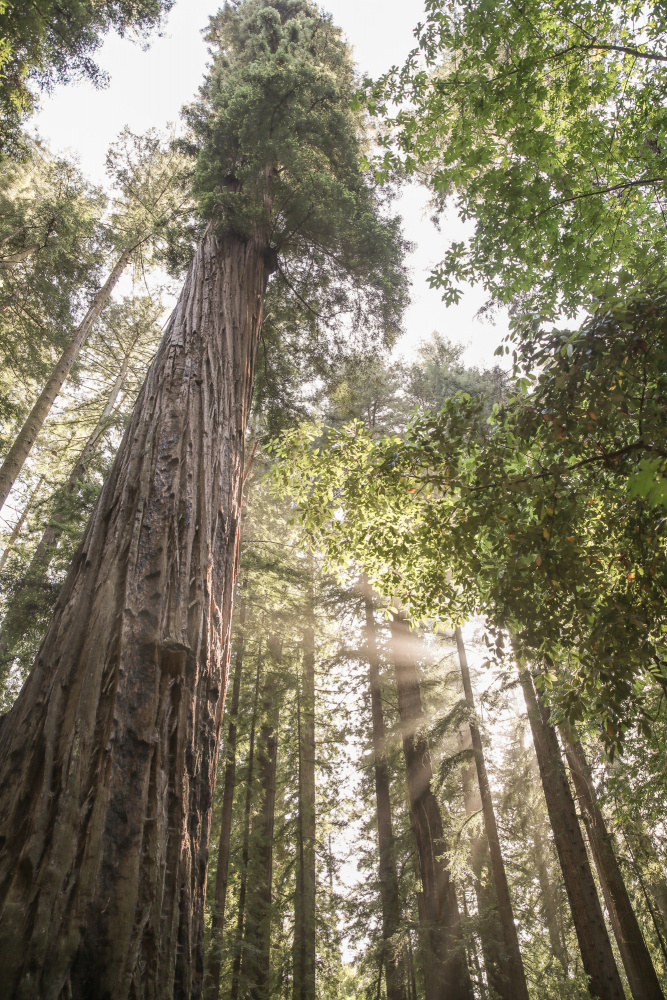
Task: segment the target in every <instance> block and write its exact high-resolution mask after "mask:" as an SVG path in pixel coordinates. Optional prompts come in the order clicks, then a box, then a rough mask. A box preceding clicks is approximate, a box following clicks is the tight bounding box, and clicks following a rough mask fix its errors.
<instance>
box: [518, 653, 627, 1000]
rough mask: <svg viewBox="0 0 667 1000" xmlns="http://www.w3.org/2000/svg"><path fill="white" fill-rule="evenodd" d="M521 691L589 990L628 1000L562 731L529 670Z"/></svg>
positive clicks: (601, 998) (602, 997)
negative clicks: (560, 736) (559, 733)
mask: <svg viewBox="0 0 667 1000" xmlns="http://www.w3.org/2000/svg"><path fill="white" fill-rule="evenodd" d="M521 687H522V688H523V693H524V697H525V699H526V708H527V710H528V719H529V721H530V728H531V730H532V733H533V742H534V744H535V753H536V755H537V763H538V766H539V769H540V776H541V778H542V787H543V789H544V797H545V799H546V803H547V810H548V812H549V819H550V821H551V827H552V829H553V833H554V841H555V843H556V850H557V851H558V858H559V860H560V866H561V870H562V872H563V880H564V882H565V889H566V892H567V896H568V899H569V901H570V908H571V910H572V919H573V920H574V927H575V930H576V933H577V940H578V942H579V950H580V952H581V959H582V962H583V966H584V972H585V973H586V975H587V976H588V977H589V990H590V993H591V996H594V997H597V998H598V1000H624V998H625V993H624V991H623V986H622V984H621V978H620V976H619V974H618V969H617V968H616V962H615V961H614V953H613V951H612V949H611V944H610V943H609V935H608V934H607V928H606V925H605V922H604V917H603V916H602V908H601V907H600V900H599V899H598V894H597V889H596V887H595V881H594V879H593V873H592V872H591V868H590V865H589V863H588V855H587V854H586V845H585V844H584V838H583V836H582V833H581V828H580V826H579V820H578V818H577V810H576V807H575V804H574V799H573V798H572V793H571V791H570V785H569V783H568V780H567V774H566V773H565V766H564V764H563V758H562V757H561V753H560V746H559V745H558V737H557V736H556V730H555V729H554V728H553V726H552V725H551V724H550V723H549V710H548V709H546V708H544V707H543V706H542V705H541V704H540V702H539V700H538V696H537V693H536V691H535V686H534V684H533V679H532V677H531V676H530V673H529V672H528V671H527V670H526V671H524V672H523V673H522V674H521Z"/></svg>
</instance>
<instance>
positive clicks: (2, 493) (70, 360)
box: [0, 250, 131, 509]
mask: <svg viewBox="0 0 667 1000" xmlns="http://www.w3.org/2000/svg"><path fill="white" fill-rule="evenodd" d="M130 256H131V251H129V250H124V251H123V253H122V254H121V255H120V257H119V259H118V262H117V263H116V265H115V267H114V269H113V270H112V272H111V274H110V275H109V277H108V278H107V280H106V281H105V282H104V284H103V285H102V287H101V288H100V290H99V292H98V293H97V295H96V296H95V298H94V299H93V301H92V303H91V305H90V308H89V309H88V312H87V313H86V315H85V316H84V318H83V319H82V321H81V323H80V324H79V326H78V327H77V328H76V330H75V332H74V336H73V337H72V339H71V340H70V342H69V344H68V345H67V347H66V348H65V350H64V351H63V353H62V354H61V356H60V358H59V359H58V361H57V363H56V366H55V368H54V369H53V371H52V372H51V375H50V376H49V378H48V380H47V382H46V384H45V386H44V388H43V389H42V391H41V392H40V394H39V396H38V397H37V399H36V401H35V404H34V406H33V408H32V410H31V411H30V413H29V414H28V416H27V417H26V419H25V422H24V424H23V426H22V427H21V430H20V431H19V432H18V434H17V435H16V439H15V440H14V443H13V444H12V446H11V448H10V449H9V451H8V452H7V455H6V457H5V460H4V462H3V463H2V466H1V467H0V509H1V508H2V507H3V506H4V504H5V501H6V499H7V497H8V496H9V494H10V492H11V489H12V487H13V485H14V483H15V482H16V480H17V477H18V475H19V473H20V472H21V469H22V468H23V466H24V464H25V460H26V459H27V457H28V455H29V454H30V452H31V450H32V446H33V445H34V443H35V441H36V440H37V435H38V434H39V432H40V431H41V429H42V427H43V426H44V421H45V420H46V418H47V417H48V415H49V412H50V410H51V407H52V406H53V403H54V401H55V399H56V396H57V395H58V393H59V392H60V390H61V389H62V387H63V385H64V383H65V381H66V379H67V377H68V375H69V373H70V372H71V370H72V366H73V365H74V362H75V361H76V359H77V357H78V354H79V351H80V350H81V348H82V347H83V345H84V343H85V342H86V340H87V339H88V337H89V335H90V332H91V330H92V329H93V327H94V326H95V324H96V323H97V321H98V319H99V318H100V315H101V313H102V310H103V309H104V307H105V306H106V304H107V302H108V301H109V298H110V297H111V293H112V291H113V290H114V288H115V287H116V285H117V284H118V280H119V278H120V276H121V275H122V273H123V271H124V270H125V268H126V267H127V264H128V262H129V260H130Z"/></svg>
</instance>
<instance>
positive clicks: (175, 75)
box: [36, 0, 506, 365]
mask: <svg viewBox="0 0 667 1000" xmlns="http://www.w3.org/2000/svg"><path fill="white" fill-rule="evenodd" d="M219 6H220V4H219V2H217V0H177V3H176V5H175V7H174V8H173V10H172V11H171V13H170V15H169V18H168V20H167V24H166V28H165V32H164V35H163V37H161V38H154V39H153V40H152V42H151V46H150V48H149V49H148V51H142V49H141V48H140V47H139V46H138V45H136V44H133V43H132V42H131V41H129V40H125V41H124V40H122V39H120V38H118V37H117V36H115V35H114V36H111V37H109V38H108V39H107V41H106V42H105V44H104V46H103V48H102V49H101V50H100V52H99V53H98V61H99V64H100V65H101V66H102V67H103V68H104V69H105V70H106V71H107V72H108V73H109V75H110V78H111V80H110V85H109V87H108V88H106V89H105V90H101V91H100V90H95V89H94V88H93V87H91V86H90V85H89V84H78V85H75V86H72V85H70V86H68V87H59V88H58V89H57V90H56V92H55V93H54V94H53V95H52V96H51V97H47V98H44V99H43V102H42V110H41V113H40V114H39V115H38V116H37V118H36V128H37V131H38V132H39V134H40V135H41V136H42V138H44V139H46V140H48V142H49V143H50V145H51V147H52V148H53V149H54V150H56V151H63V150H66V149H68V150H71V151H72V152H74V153H75V154H76V155H77V156H78V158H79V160H80V162H81V166H82V168H83V169H84V171H85V173H86V174H87V176H88V177H90V178H91V180H94V181H97V182H102V181H104V179H105V178H104V158H105V155H106V150H107V147H108V146H109V144H110V143H111V142H112V141H113V140H114V138H115V137H116V135H117V134H118V133H119V132H120V130H121V129H122V128H123V127H124V126H125V125H129V127H130V128H131V129H132V131H133V132H143V131H145V130H146V129H148V128H150V127H158V128H162V127H164V126H165V125H166V124H167V122H178V118H179V112H180V109H181V107H182V105H183V104H185V103H187V102H188V101H190V100H191V99H192V97H193V96H194V94H195V93H196V91H197V88H198V86H199V84H200V82H201V79H202V75H203V73H204V69H205V66H206V62H207V53H206V46H205V44H204V42H203V41H202V37H201V29H202V28H203V27H204V26H205V25H206V24H207V22H208V17H209V15H210V14H213V13H215V11H216V10H217V9H218V7H219ZM323 6H324V7H325V8H326V9H328V10H329V11H330V12H331V14H332V15H333V17H334V20H335V21H336V22H337V23H338V24H339V25H341V27H342V28H343V30H344V31H345V33H346V35H347V37H348V40H349V41H350V42H351V44H352V45H353V46H354V52H355V56H356V59H357V62H358V64H359V67H360V69H361V70H362V72H364V73H367V74H370V75H373V76H377V75H379V74H381V73H382V72H383V71H385V70H386V69H388V68H389V67H390V66H391V65H392V64H399V63H401V62H402V61H403V59H404V57H405V56H406V55H407V53H408V52H409V50H410V49H411V48H412V46H413V44H414V38H413V34H412V33H413V30H414V28H415V27H416V25H417V23H418V22H419V21H420V20H421V19H422V18H423V5H422V3H421V2H420V0H326V2H324V3H323ZM397 210H398V211H399V212H400V213H401V215H402V216H403V219H404V225H405V232H406V236H407V238H408V239H409V240H410V241H411V242H412V243H414V244H415V245H416V249H415V252H414V253H413V254H412V255H411V257H410V261H409V264H410V267H411V270H412V277H413V288H412V299H413V301H412V305H411V306H410V308H409V311H408V313H407V315H406V330H407V333H406V336H405V338H404V340H403V341H402V342H401V353H405V354H410V353H411V352H412V350H413V349H414V347H415V346H416V345H417V344H418V343H419V341H420V340H421V339H422V338H424V337H426V336H428V335H429V333H431V331H432V330H435V329H437V330H440V331H441V332H442V333H444V334H446V335H447V336H448V337H449V338H450V339H451V340H453V341H457V342H459V343H463V344H466V345H469V347H468V349H467V351H466V354H465V360H466V361H467V362H468V363H469V364H480V365H491V364H493V363H494V361H495V360H496V359H494V358H493V351H494V349H495V347H496V346H497V345H498V344H499V342H500V340H501V339H502V337H503V334H504V332H505V329H506V325H505V322H504V321H503V320H497V321H496V325H495V326H494V325H491V324H490V323H488V322H480V321H479V320H477V319H475V314H476V312H477V310H478V309H479V308H480V306H481V305H482V304H483V302H484V294H483V292H482V291H481V289H478V288H475V289H470V290H469V291H468V292H467V293H466V294H465V295H464V297H463V299H462V301H461V302H460V303H459V305H458V306H456V307H450V308H449V309H446V308H445V306H444V305H443V303H442V301H441V299H440V295H439V294H438V293H437V292H434V291H432V290H430V289H429V288H428V286H427V282H426V276H427V274H428V270H429V267H430V265H432V264H434V263H436V262H437V261H438V260H439V259H440V258H441V257H442V255H443V252H444V249H445V247H446V246H447V244H448V242H449V241H450V240H453V239H461V238H462V236H463V234H464V229H463V227H462V225H461V224H460V223H459V222H458V220H457V219H456V217H455V216H454V217H453V218H452V219H451V220H450V221H449V223H448V225H447V226H446V227H444V228H443V230H442V231H441V232H440V233H438V232H437V231H436V229H435V228H434V226H433V225H432V224H431V223H430V222H429V220H428V209H427V199H426V196H425V193H424V192H423V190H420V189H416V188H412V189H407V190H406V191H405V192H404V193H403V195H402V197H401V199H400V202H399V203H398V208H397Z"/></svg>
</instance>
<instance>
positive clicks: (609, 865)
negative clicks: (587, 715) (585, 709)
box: [562, 726, 664, 1000]
mask: <svg viewBox="0 0 667 1000" xmlns="http://www.w3.org/2000/svg"><path fill="white" fill-rule="evenodd" d="M562 734H563V745H564V747H565V756H566V758H567V762H568V764H569V766H570V773H571V775H572V780H573V782H574V788H575V791H576V794H577V798H578V800H579V803H580V805H581V808H582V813H583V817H584V823H585V826H586V831H587V833H588V841H589V844H590V846H591V854H592V855H593V861H594V862H595V867H596V868H597V872H598V878H599V879H600V886H601V888H602V893H603V895H604V900H605V904H606V907H607V912H608V914H609V919H610V922H611V926H612V930H613V931H614V937H615V938H616V943H617V945H618V950H619V952H620V954H621V959H622V961H623V967H624V969H625V974H626V976H627V977H628V983H629V985H630V992H631V993H632V996H633V1000H664V996H663V992H662V989H661V988H660V983H659V981H658V977H657V975H656V972H655V969H654V967H653V962H652V961H651V956H650V954H649V950H648V948H647V947H646V942H645V941H644V936H643V934H642V932H641V928H640V926H639V923H638V922H637V918H636V916H635V911H634V910H633V908H632V903H631V902H630V897H629V895H628V890H627V889H626V887H625V881H624V879H623V875H622V873H621V869H620V866H619V863H618V861H617V860H616V853H615V851H614V845H613V842H612V838H611V834H610V833H609V831H608V830H607V825H606V823H605V821H604V817H603V815H602V810H601V809H600V806H599V805H598V801H597V795H596V792H595V785H594V783H593V777H592V775H591V772H590V768H589V766H588V761H587V760H586V755H585V753H584V748H583V747H582V745H581V743H580V742H579V741H578V740H577V739H576V736H575V735H574V734H573V733H572V732H570V730H569V728H568V727H567V726H564V727H562Z"/></svg>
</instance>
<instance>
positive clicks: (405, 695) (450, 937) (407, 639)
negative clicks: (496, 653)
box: [391, 611, 473, 1000]
mask: <svg viewBox="0 0 667 1000" xmlns="http://www.w3.org/2000/svg"><path fill="white" fill-rule="evenodd" d="M393 614H394V616H393V618H392V621H391V638H392V651H393V657H394V666H395V670H396V691H397V695H398V711H399V716H400V720H401V729H402V733H403V751H404V754H405V768H406V775H407V785H408V796H409V800H410V824H411V826H412V829H413V831H414V834H415V840H416V843H417V853H418V855H419V869H420V874H421V883H422V890H423V891H422V892H421V893H420V896H419V923H420V929H421V937H422V944H423V950H424V992H425V1000H472V996H473V992H472V983H471V981H470V974H469V972H468V966H467V963H466V955H465V949H464V945H463V938H462V934H461V918H460V915H459V908H458V904H457V901H456V892H455V890H454V885H453V883H452V882H451V880H450V878H449V871H448V870H447V866H446V864H445V861H444V859H443V857H442V854H443V852H444V850H445V843H444V831H443V826H442V815H441V813H440V807H439V805H438V801H437V799H436V797H435V795H434V794H433V790H432V788H431V779H432V777H433V771H432V766H431V754H430V752H429V748H428V742H427V739H426V736H425V734H424V732H423V728H422V727H423V725H424V711H423V708H422V703H421V693H420V690H419V675H418V672H417V662H416V659H415V651H414V645H415V643H414V638H413V636H412V635H411V634H410V627H409V624H408V621H407V619H406V618H405V616H404V615H403V614H402V613H401V612H400V611H394V613H393Z"/></svg>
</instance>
